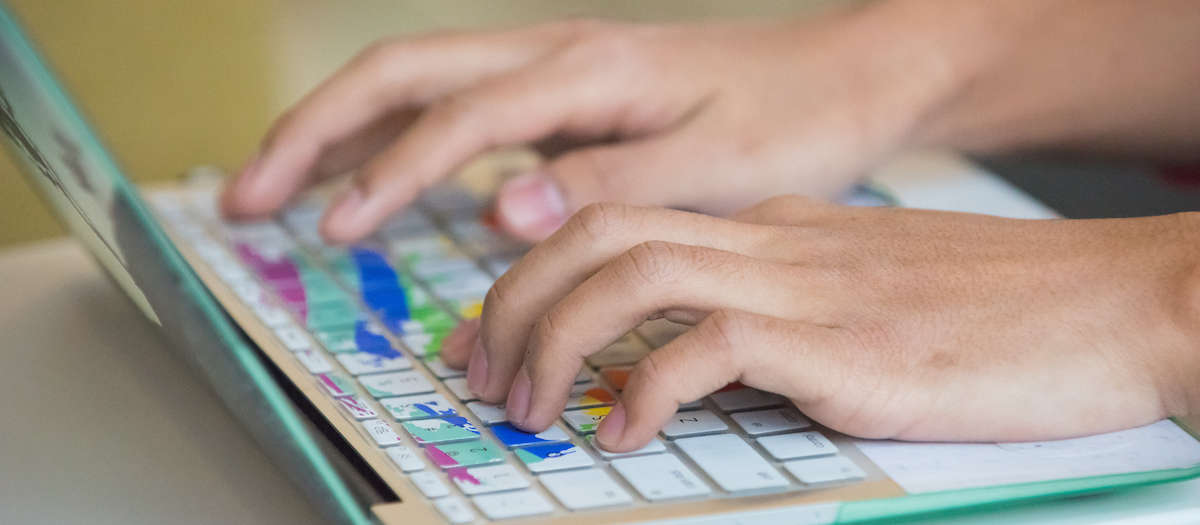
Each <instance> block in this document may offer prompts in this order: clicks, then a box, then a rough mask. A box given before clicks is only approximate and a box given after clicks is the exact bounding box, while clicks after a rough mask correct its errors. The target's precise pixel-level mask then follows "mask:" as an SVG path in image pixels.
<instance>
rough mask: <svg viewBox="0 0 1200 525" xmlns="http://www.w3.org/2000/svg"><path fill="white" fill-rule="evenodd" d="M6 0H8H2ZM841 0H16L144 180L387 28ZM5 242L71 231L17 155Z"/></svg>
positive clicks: (214, 150) (29, 26)
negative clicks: (26, 176) (29, 181)
mask: <svg viewBox="0 0 1200 525" xmlns="http://www.w3.org/2000/svg"><path fill="white" fill-rule="evenodd" d="M0 1H2V0H0ZM834 1H836V0H741V1H738V2H730V1H722V0H652V1H637V0H620V1H612V2H600V1H594V0H513V1H499V0H496V1H482V0H480V1H466V0H450V1H434V0H424V1H396V0H392V1H385V0H362V1H352V2H346V1H343V2H335V1H332V0H294V1H282V0H242V1H233V0H208V1H206V2H179V1H171V2H164V1H161V0H107V1H104V2H95V1H90V0H55V1H46V0H9V1H8V6H9V7H10V9H12V10H13V11H14V12H15V14H16V15H17V18H18V19H20V21H21V22H22V23H23V24H24V26H25V27H26V30H27V31H28V32H29V34H30V35H31V36H32V37H33V39H34V40H35V43H36V45H37V47H38V48H39V49H40V51H41V52H42V54H43V55H44V56H46V57H47V58H48V60H49V62H50V66H51V67H52V68H53V69H54V70H55V71H56V72H57V73H58V75H59V77H60V79H61V80H62V81H63V82H64V83H65V84H66V85H67V90H68V92H69V93H71V94H72V96H73V97H74V99H75V101H76V103H77V104H79V105H80V106H81V107H82V109H83V111H84V114H85V115H87V116H88V117H89V119H90V120H91V122H92V124H93V125H94V126H95V127H96V128H97V129H98V130H99V132H100V134H101V135H102V137H103V139H104V141H105V142H106V143H107V144H108V146H109V147H110V148H112V149H113V151H114V152H115V154H116V156H117V159H118V161H119V162H120V163H121V164H122V166H123V167H124V168H125V170H126V172H127V174H128V175H129V176H131V177H133V178H134V179H136V180H138V181H142V182H144V181H152V180H164V179H170V178H172V177H175V176H177V175H178V174H180V173H182V172H183V171H184V170H186V169H187V168H188V167H189V166H193V165H197V164H214V165H218V166H222V167H227V168H231V169H233V168H236V167H237V166H238V165H239V164H240V163H241V161H242V160H243V159H244V157H246V156H247V155H248V154H249V153H250V152H251V151H252V150H253V149H254V147H255V145H256V144H257V142H258V138H259V136H260V134H261V133H262V132H263V131H264V130H265V128H266V126H267V125H268V124H269V122H270V119H271V117H272V116H273V115H275V114H277V113H278V112H279V111H280V110H282V109H283V108H285V107H286V106H287V105H288V104H289V103H290V102H292V101H294V100H296V99H297V98H298V97H299V96H300V95H302V94H303V93H304V92H305V91H306V90H307V89H308V88H310V87H311V86H312V85H314V84H315V83H316V82H318V81H319V80H320V79H321V78H323V77H324V76H325V75H328V74H329V73H330V72H331V71H333V70H334V69H335V68H336V67H337V66H338V65H339V64H341V63H342V62H343V61H345V60H346V59H348V58H349V57H350V56H352V55H353V54H354V53H355V51H356V50H358V49H359V48H361V47H363V46H364V45H366V44H368V43H370V42H371V41H373V40H375V39H377V38H380V37H382V36H385V35H392V34H406V33H416V32H421V31H428V30H431V29H443V28H471V27H487V26H497V25H502V26H512V25H517V24H520V23H526V22H532V21H538V20H545V19H552V18H561V17H567V16H603V17H615V18H622V19H631V20H651V21H653V20H660V21H661V20H675V19H693V18H706V17H747V16H756V17H757V16H761V17H775V16H780V15H787V14H797V13H801V12H804V11H807V10H811V9H813V8H815V7H818V6H820V5H821V4H829V3H833V2H834ZM0 196H2V198H3V200H4V202H3V206H0V224H2V225H3V227H2V228H0V245H7V244H12V243H17V242H23V241H30V240H35V239H40V238H44V237H48V236H53V235H61V234H62V230H61V228H59V226H58V225H57V223H56V222H55V221H54V219H53V218H52V217H51V216H50V214H49V212H48V211H47V210H46V209H45V208H44V207H43V205H42V203H41V201H40V200H38V199H37V197H36V196H35V195H34V194H33V192H32V191H31V190H30V188H29V187H28V186H27V185H26V182H25V181H24V180H23V178H22V177H21V175H20V173H19V172H18V171H17V168H16V167H15V166H14V165H13V164H12V163H11V159H9V158H8V157H7V156H6V154H5V155H0Z"/></svg>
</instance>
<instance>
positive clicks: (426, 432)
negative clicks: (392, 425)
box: [401, 416, 479, 445]
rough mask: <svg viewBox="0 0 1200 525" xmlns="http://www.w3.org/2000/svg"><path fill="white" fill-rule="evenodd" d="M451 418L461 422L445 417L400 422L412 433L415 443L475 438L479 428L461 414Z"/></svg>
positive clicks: (435, 442)
mask: <svg viewBox="0 0 1200 525" xmlns="http://www.w3.org/2000/svg"><path fill="white" fill-rule="evenodd" d="M451 419H453V420H455V421H456V422H461V424H459V425H456V424H454V423H451V422H449V421H446V420H445V419H418V420H416V421H405V422H404V423H401V425H402V426H403V427H404V430H406V431H408V433H409V434H410V435H412V437H413V439H414V440H416V442H417V443H420V444H422V445H424V444H437V443H446V442H449V441H463V440H466V439H477V438H478V437H479V430H478V429H476V428H475V425H472V424H471V423H470V422H468V421H467V420H466V418H463V417H462V416H456V417H452V418H451Z"/></svg>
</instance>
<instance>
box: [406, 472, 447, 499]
mask: <svg viewBox="0 0 1200 525" xmlns="http://www.w3.org/2000/svg"><path fill="white" fill-rule="evenodd" d="M408 479H409V480H412V482H413V485H416V486H417V490H420V491H421V494H424V495H425V497H426V498H429V499H433V498H440V497H443V496H448V495H450V487H447V486H446V484H445V483H443V482H442V480H441V478H439V477H438V476H437V474H434V473H433V472H431V471H428V470H422V471H420V472H413V473H412V474H409V475H408Z"/></svg>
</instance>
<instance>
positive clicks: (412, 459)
mask: <svg viewBox="0 0 1200 525" xmlns="http://www.w3.org/2000/svg"><path fill="white" fill-rule="evenodd" d="M384 450H385V451H387V455H388V457H389V458H392V461H393V462H395V463H396V466H397V467H400V470H403V471H404V472H416V471H418V470H425V462H424V461H422V460H421V456H420V455H418V454H417V453H416V452H415V451H413V449H411V448H409V447H408V446H406V445H400V446H396V447H388V448H386V449H384Z"/></svg>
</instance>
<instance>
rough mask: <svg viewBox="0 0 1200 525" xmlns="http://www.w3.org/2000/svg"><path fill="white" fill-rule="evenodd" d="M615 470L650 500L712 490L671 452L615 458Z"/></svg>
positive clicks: (706, 492) (697, 493)
mask: <svg viewBox="0 0 1200 525" xmlns="http://www.w3.org/2000/svg"><path fill="white" fill-rule="evenodd" d="M612 466H613V469H614V470H616V471H617V473H618V474H620V475H621V477H623V478H625V481H628V482H629V484H630V485H632V486H633V488H634V490H637V491H638V493H639V494H641V495H642V497H644V498H646V499H648V500H650V501H660V500H664V499H674V498H686V497H689V496H702V495H705V494H708V493H709V492H712V490H711V489H709V488H708V485H705V484H704V482H703V481H701V480H700V478H699V477H697V476H696V474H695V473H693V472H692V471H691V470H688V468H687V467H686V466H684V465H683V462H682V461H679V458H677V457H675V456H672V455H671V454H653V455H650V456H639V457H636V458H621V459H616V460H613V462H612Z"/></svg>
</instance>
